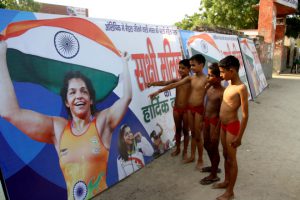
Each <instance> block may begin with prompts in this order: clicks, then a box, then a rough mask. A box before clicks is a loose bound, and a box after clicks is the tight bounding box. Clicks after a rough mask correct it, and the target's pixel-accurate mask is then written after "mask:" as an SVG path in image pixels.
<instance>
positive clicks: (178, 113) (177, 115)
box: [147, 59, 191, 159]
mask: <svg viewBox="0 0 300 200" xmlns="http://www.w3.org/2000/svg"><path fill="white" fill-rule="evenodd" d="M190 68H191V65H190V61H189V60H188V59H183V60H181V61H180V62H179V69H178V72H179V75H180V76H181V79H173V80H170V81H158V82H152V83H148V84H147V86H148V87H151V86H166V85H169V84H171V83H175V82H177V81H179V80H182V79H184V78H185V77H188V76H189V73H190ZM190 87H191V85H190V83H186V84H183V85H180V86H178V87H176V97H175V102H174V108H173V118H174V123H175V127H176V132H175V141H176V150H175V151H174V152H172V154H171V155H172V156H177V155H178V154H180V140H181V131H182V132H183V137H184V139H183V141H184V142H183V144H184V146H183V152H182V158H183V159H187V147H188V145H189V128H188V115H187V105H188V98H189V95H190Z"/></svg>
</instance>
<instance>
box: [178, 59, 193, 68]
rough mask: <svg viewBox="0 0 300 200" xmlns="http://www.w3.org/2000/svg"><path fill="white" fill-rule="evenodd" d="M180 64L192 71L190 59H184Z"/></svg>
mask: <svg viewBox="0 0 300 200" xmlns="http://www.w3.org/2000/svg"><path fill="white" fill-rule="evenodd" d="M179 64H182V65H183V66H185V67H186V68H188V69H191V64H190V60H189V59H182V60H181V61H179Z"/></svg>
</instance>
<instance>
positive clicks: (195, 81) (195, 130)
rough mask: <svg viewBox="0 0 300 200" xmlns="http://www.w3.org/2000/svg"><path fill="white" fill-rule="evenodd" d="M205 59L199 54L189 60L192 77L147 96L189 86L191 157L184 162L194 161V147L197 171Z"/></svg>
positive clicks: (199, 153)
mask: <svg viewBox="0 0 300 200" xmlns="http://www.w3.org/2000/svg"><path fill="white" fill-rule="evenodd" d="M205 62H206V60H205V57H204V56H203V55H201V54H196V55H194V56H192V57H191V58H190V65H191V69H192V71H193V72H194V75H193V76H187V77H185V78H184V79H182V80H180V81H178V82H176V83H172V84H169V85H167V86H165V87H163V88H161V89H159V90H158V91H156V92H154V93H152V94H150V95H149V97H150V98H151V99H152V98H154V97H155V96H157V95H158V94H159V93H161V92H164V91H166V90H170V89H172V88H176V87H178V86H181V85H184V84H186V83H190V84H191V92H190V95H189V99H188V122H189V128H190V130H191V134H192V143H191V157H190V158H188V159H186V160H185V163H189V162H193V161H194V160H195V154H196V147H197V149H198V162H197V165H196V168H197V169H199V170H200V169H201V168H202V166H203V158H202V157H203V139H202V136H201V132H202V122H203V114H204V106H203V103H204V96H205V93H206V89H205V85H206V83H207V80H206V76H205V74H204V73H203V68H204V66H205Z"/></svg>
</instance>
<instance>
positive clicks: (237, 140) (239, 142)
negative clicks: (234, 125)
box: [231, 137, 242, 148]
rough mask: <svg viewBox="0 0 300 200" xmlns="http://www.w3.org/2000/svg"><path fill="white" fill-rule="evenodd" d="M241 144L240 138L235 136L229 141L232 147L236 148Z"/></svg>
mask: <svg viewBox="0 0 300 200" xmlns="http://www.w3.org/2000/svg"><path fill="white" fill-rule="evenodd" d="M241 144H242V141H241V139H240V138H238V137H237V138H235V139H233V141H232V142H231V146H232V147H233V148H237V147H239V146H241Z"/></svg>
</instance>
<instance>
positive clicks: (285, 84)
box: [94, 74, 300, 200]
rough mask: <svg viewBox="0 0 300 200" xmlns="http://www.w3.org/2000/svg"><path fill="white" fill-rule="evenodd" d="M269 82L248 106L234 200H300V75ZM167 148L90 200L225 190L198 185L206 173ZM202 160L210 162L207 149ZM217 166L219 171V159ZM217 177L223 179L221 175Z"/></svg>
mask: <svg viewBox="0 0 300 200" xmlns="http://www.w3.org/2000/svg"><path fill="white" fill-rule="evenodd" d="M268 83H269V87H268V88H266V90H265V91H264V92H263V93H262V94H261V95H259V97H257V98H256V100H255V101H251V102H250V104H249V111H250V116H249V122H248V127H247V129H246V132H245V135H244V138H243V141H242V146H241V147H240V148H239V152H238V161H239V174H238V179H237V184H236V187H235V196H236V198H235V199H240V200H299V199H300V131H299V124H300V123H299V119H300V115H299V113H300V106H299V105H300V75H299V74H297V75H288V74H287V75H281V76H276V77H274V78H273V79H271V80H268ZM219 149H220V151H222V148H221V147H220V148H219ZM171 151H172V150H171ZM171 151H169V152H167V153H166V154H164V155H163V156H161V157H159V158H158V159H156V160H155V161H153V162H152V163H151V164H149V165H148V166H146V167H145V168H144V169H142V170H140V171H139V172H137V173H135V174H133V175H132V176H131V177H129V178H127V179H126V180H124V181H122V182H121V183H118V184H117V185H115V186H113V187H112V188H110V189H108V190H107V191H105V192H103V193H102V194H100V195H99V196H98V197H96V198H94V200H112V199H114V200H154V199H155V200H200V199H201V200H213V199H215V198H216V197H217V196H218V195H220V194H222V193H223V191H222V190H213V189H211V187H210V186H202V185H200V184H199V183H198V182H199V180H200V179H201V178H203V177H204V176H206V175H207V174H204V173H200V172H199V171H196V170H195V169H194V167H195V163H193V164H182V163H181V160H180V157H175V158H173V157H171V156H170V152H171ZM204 161H205V164H206V165H207V164H209V162H208V157H207V154H206V153H205V154H204ZM220 166H221V167H222V169H223V159H221V165H220ZM220 176H221V177H222V179H223V173H222V174H221V175H220Z"/></svg>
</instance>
